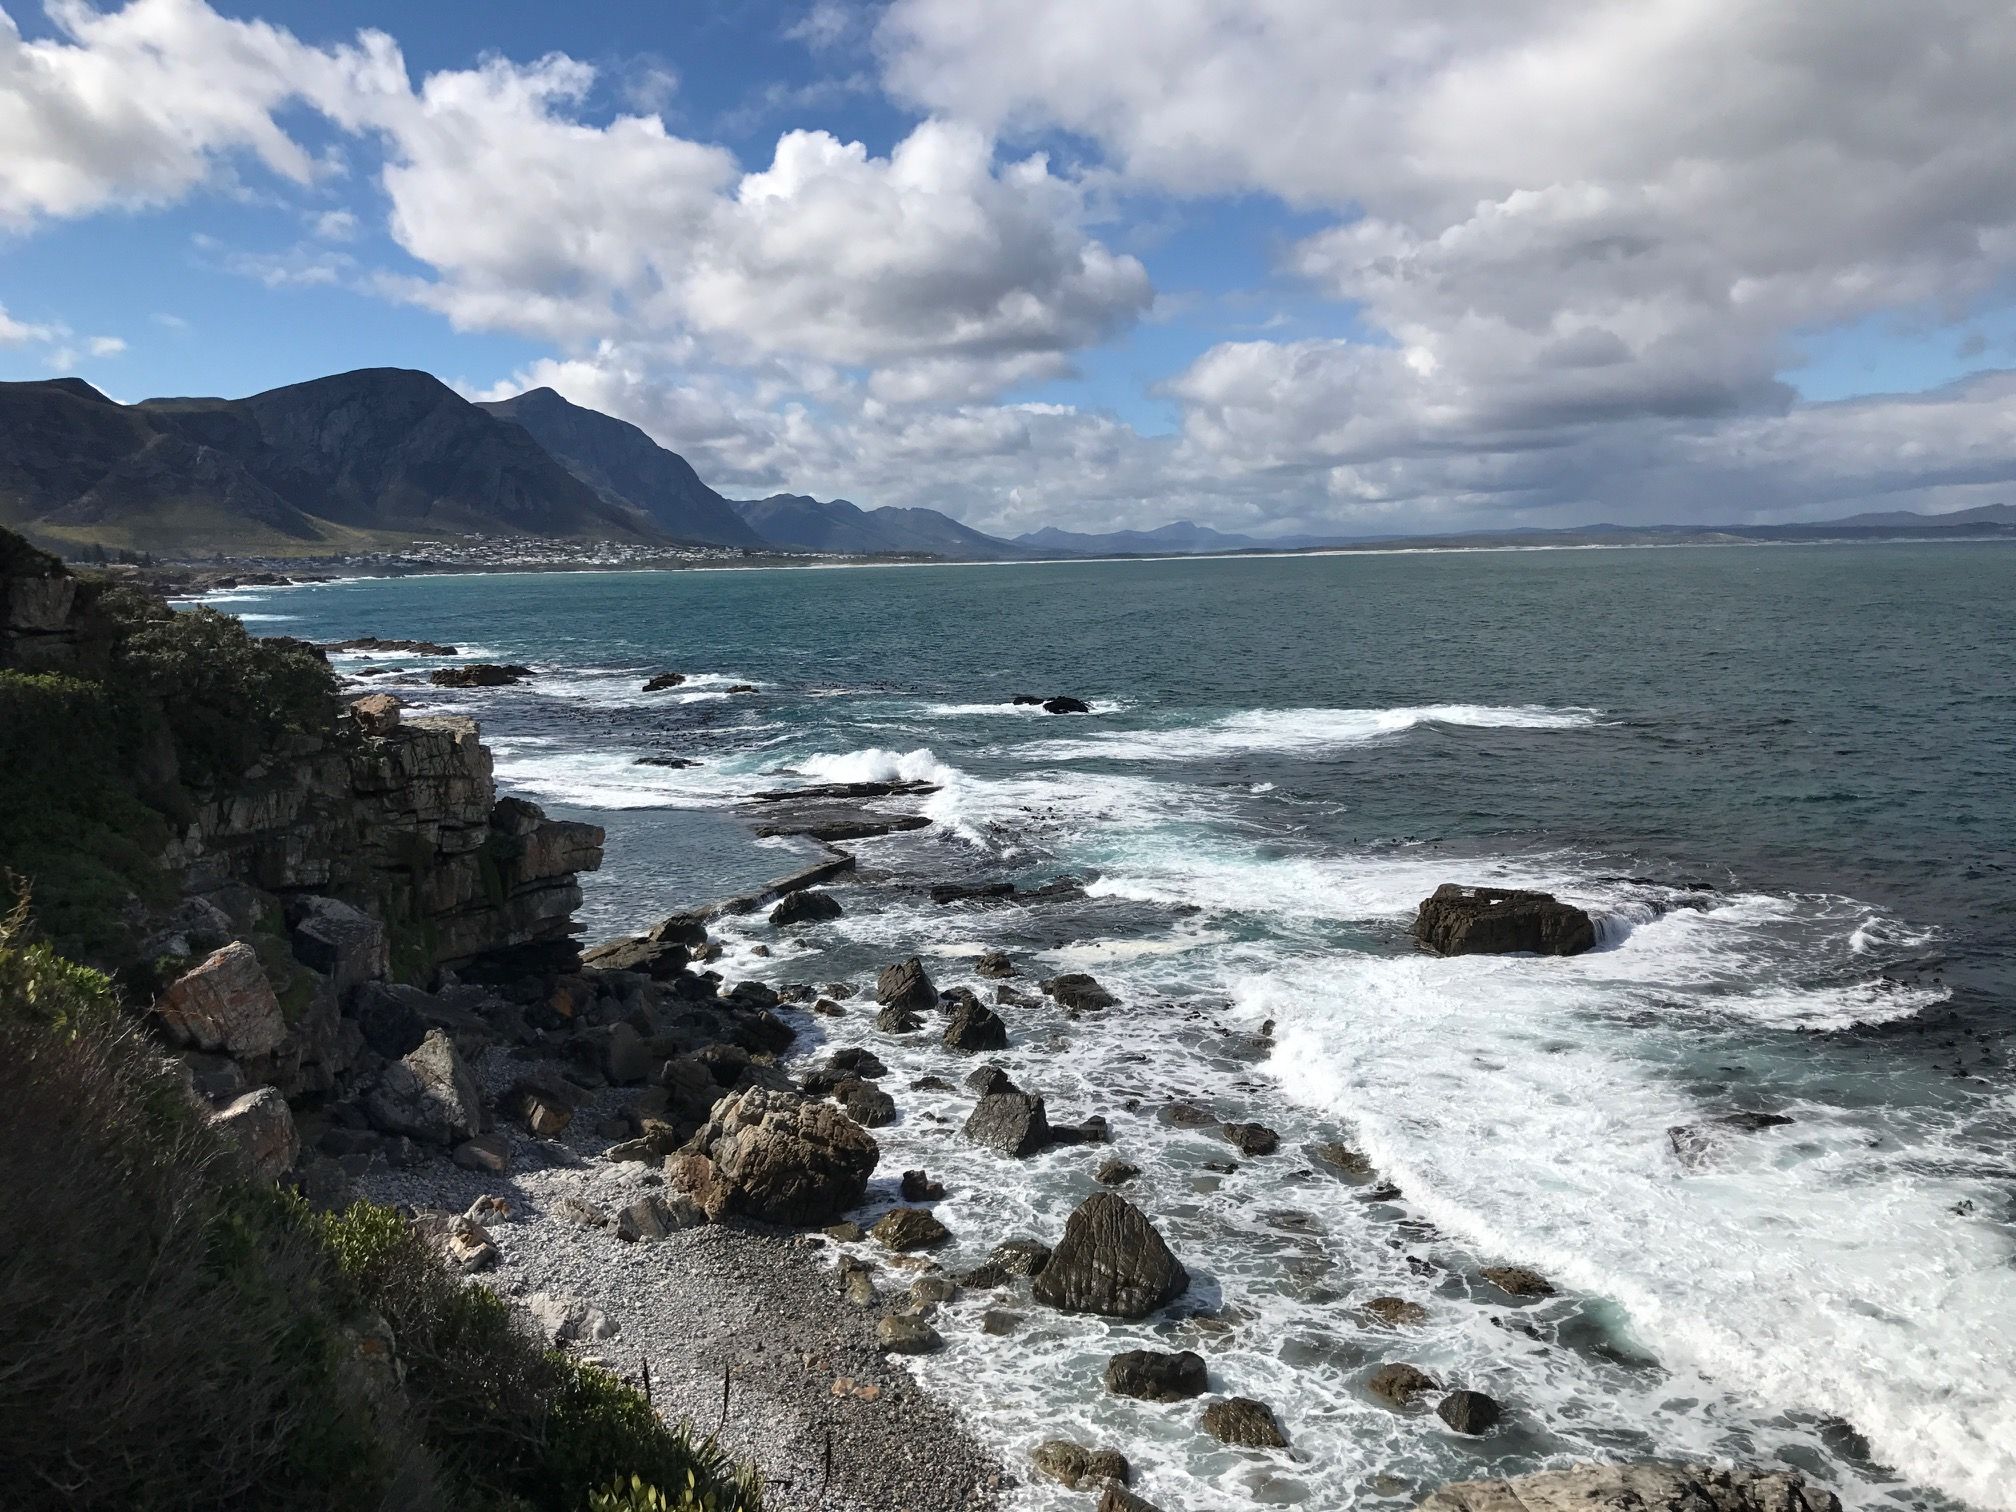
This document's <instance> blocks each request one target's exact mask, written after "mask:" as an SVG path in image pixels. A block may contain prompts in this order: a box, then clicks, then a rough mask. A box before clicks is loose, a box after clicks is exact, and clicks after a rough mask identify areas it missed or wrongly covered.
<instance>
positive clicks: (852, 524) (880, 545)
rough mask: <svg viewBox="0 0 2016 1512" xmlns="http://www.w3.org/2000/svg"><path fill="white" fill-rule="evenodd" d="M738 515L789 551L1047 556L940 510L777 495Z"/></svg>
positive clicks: (971, 558)
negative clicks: (869, 506) (873, 506)
mask: <svg viewBox="0 0 2016 1512" xmlns="http://www.w3.org/2000/svg"><path fill="white" fill-rule="evenodd" d="M735 511H736V513H737V514H739V515H741V517H742V518H743V519H744V520H745V521H747V522H748V524H749V525H750V526H751V527H752V528H753V529H754V530H755V531H756V533H757V534H758V535H760V536H762V537H763V539H764V540H766V541H768V542H770V544H771V545H773V546H775V547H777V548H778V549H780V550H783V551H822V552H844V553H846V554H848V555H851V556H878V555H900V556H915V555H918V554H919V553H925V554H929V555H932V556H942V557H952V558H956V559H957V560H959V561H964V562H1010V561H1026V560H1030V559H1032V558H1034V557H1037V556H1039V555H1041V553H1040V552H1036V551H1031V550H1027V549H1024V548H1023V547H1020V546H1018V545H1016V544H1015V543H1014V542H1012V541H1003V540H1001V539H999V538H998V537H995V536H990V535H982V534H981V533H980V532H979V531H977V530H974V529H973V528H972V527H971V526H967V525H961V524H960V523H959V522H958V521H957V520H955V519H953V518H952V517H951V516H950V515H944V514H940V513H939V512H938V511H937V510H935V509H897V508H895V507H893V506H888V505H885V506H884V507H883V508H881V509H863V508H861V507H860V505H858V504H850V503H848V501H847V500H845V499H834V500H832V501H830V502H821V501H820V500H818V499H813V498H808V497H807V496H806V495H804V494H772V495H771V496H770V497H769V498H767V499H751V500H749V501H748V502H746V503H741V504H737V505H736V506H735Z"/></svg>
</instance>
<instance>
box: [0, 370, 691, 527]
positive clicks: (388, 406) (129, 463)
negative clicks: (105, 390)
mask: <svg viewBox="0 0 2016 1512" xmlns="http://www.w3.org/2000/svg"><path fill="white" fill-rule="evenodd" d="M0 524H7V525H13V526H17V527H21V528H24V529H26V530H28V531H30V532H31V533H33V534H39V535H42V536H45V537H48V538H52V539H55V540H59V541H73V542H75V541H98V542H101V543H104V544H110V545H120V546H127V547H144V548H150V549H181V548H203V549H230V550H237V551H258V550H265V549H274V548H295V549H300V548H303V547H306V548H317V547H320V548H325V549H329V550H349V549H356V548H358V547H359V546H361V545H366V544H372V543H378V542H382V541H385V540H387V539H391V538H397V539H412V538H413V537H416V536H430V535H444V534H461V533H465V532H470V531H477V532H482V533H485V534H499V533H515V534H525V535H542V536H558V537H574V538H583V539H613V540H625V541H651V540H657V539H660V538H662V536H663V532H662V531H661V530H660V529H659V527H658V526H657V525H656V524H655V523H654V522H653V521H652V520H651V519H650V518H649V517H648V516H646V515H645V514H643V513H642V512H641V511H639V510H637V509H634V508H631V507H629V506H628V505H626V504H621V503H612V502H611V501H609V500H607V499H605V498H603V497H602V496H601V495H600V494H598V493H597V492H596V491H595V490H594V489H593V488H591V487H589V486H588V485H587V484H586V483H584V482H582V481H581V480H580V479H579V478H577V477H575V476H574V474H573V473H571V472H569V471H568V470H567V469H566V468H565V467H563V466H561V465H560V463H558V462H556V461H555V460H554V459H553V458H552V457H550V456H548V455H547V453H546V452H545V451H544V450H543V449H542V448H541V447H540V445H539V443H538V442H537V441H535V440H534V439H533V438H532V436H531V435H530V434H529V433H528V432H527V431H526V430H525V429H524V428H523V427H522V426H520V425H517V424H515V423H513V422H511V421H509V420H504V419H501V418H499V417H498V416H495V415H492V414H489V413H487V412H485V411H484V410H482V409H479V408H478V407H477V406H475V405H473V404H471V403H469V402H468V401H467V400H465V399H463V398H462V397H461V396H460V395H459V394H457V393H456V392H455V391H454V390H453V389H451V388H449V387H448V386H447V385H446V384H444V383H442V382H440V381H439V380H438V379H435V378H433V377H430V376H429V375H428V374H426V373H418V372H409V371H405V370H402V369H396V368H367V369H364V370H362V371H359V372H354V373H341V374H338V375H336V376H334V377H329V378H317V379H314V380H312V381H310V382H307V383H297V384H291V385H289V386H287V387H285V388H278V389H271V390H268V391H267V392H265V393H263V394H255V395H253V396H252V397H251V398H249V399H150V400H146V401H144V402H143V403H140V404H130V405H129V404H117V403H115V402H113V401H112V400H110V399H107V398H106V397H105V396H104V395H103V394H100V393H99V392H98V391H97V390H95V389H93V388H91V387H90V385H88V384H85V383H82V382H79V381H77V380H75V379H56V380H53V381H50V382H46V383H8V384H0Z"/></svg>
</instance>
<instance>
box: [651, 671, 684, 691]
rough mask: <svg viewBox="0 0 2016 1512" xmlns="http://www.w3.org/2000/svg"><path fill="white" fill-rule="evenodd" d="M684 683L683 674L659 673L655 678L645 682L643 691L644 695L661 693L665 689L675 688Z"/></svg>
mask: <svg viewBox="0 0 2016 1512" xmlns="http://www.w3.org/2000/svg"><path fill="white" fill-rule="evenodd" d="M685 681H686V674H685V673H684V672H660V673H659V674H658V675H657V676H656V677H653V678H650V679H649V680H647V681H646V682H645V684H644V691H645V692H646V693H662V692H664V691H665V689H667V688H676V687H678V686H679V685H680V684H681V683H683V682H685Z"/></svg>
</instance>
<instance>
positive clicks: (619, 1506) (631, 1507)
mask: <svg viewBox="0 0 2016 1512" xmlns="http://www.w3.org/2000/svg"><path fill="white" fill-rule="evenodd" d="M725 1505H726V1504H725V1503H723V1502H722V1501H721V1500H720V1498H719V1496H718V1495H717V1494H716V1493H715V1492H713V1491H708V1490H705V1489H703V1488H702V1486H701V1484H700V1482H699V1481H698V1480H696V1479H695V1478H694V1477H693V1476H692V1475H691V1474H689V1475H688V1476H687V1477H686V1478H685V1479H684V1480H683V1481H681V1482H680V1483H679V1484H678V1486H677V1487H675V1488H674V1490H673V1491H672V1492H671V1493H670V1494H669V1495H668V1494H667V1493H666V1492H665V1491H664V1490H663V1489H662V1488H660V1487H658V1486H648V1485H646V1484H645V1483H644V1480H643V1477H641V1476H636V1475H633V1476H631V1477H630V1479H629V1480H628V1481H627V1482H626V1481H616V1482H613V1483H612V1484H610V1485H609V1486H608V1487H607V1488H606V1489H604V1490H601V1491H597V1492H595V1493H594V1494H593V1495H592V1496H590V1497H589V1498H588V1512H722V1509H723V1507H724V1506H725Z"/></svg>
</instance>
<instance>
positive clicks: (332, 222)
mask: <svg viewBox="0 0 2016 1512" xmlns="http://www.w3.org/2000/svg"><path fill="white" fill-rule="evenodd" d="M310 224H311V225H312V226H313V227H314V231H315V234H316V235H317V236H319V237H321V238H322V239H323V240H324V241H343V242H347V241H355V240H356V239H357V233H358V232H359V231H360V230H361V229H362V227H361V225H360V223H359V222H358V219H357V216H356V212H354V211H350V210H324V211H321V212H320V213H319V214H317V215H316V216H315V217H314V219H313V220H312V221H311V223H310Z"/></svg>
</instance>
